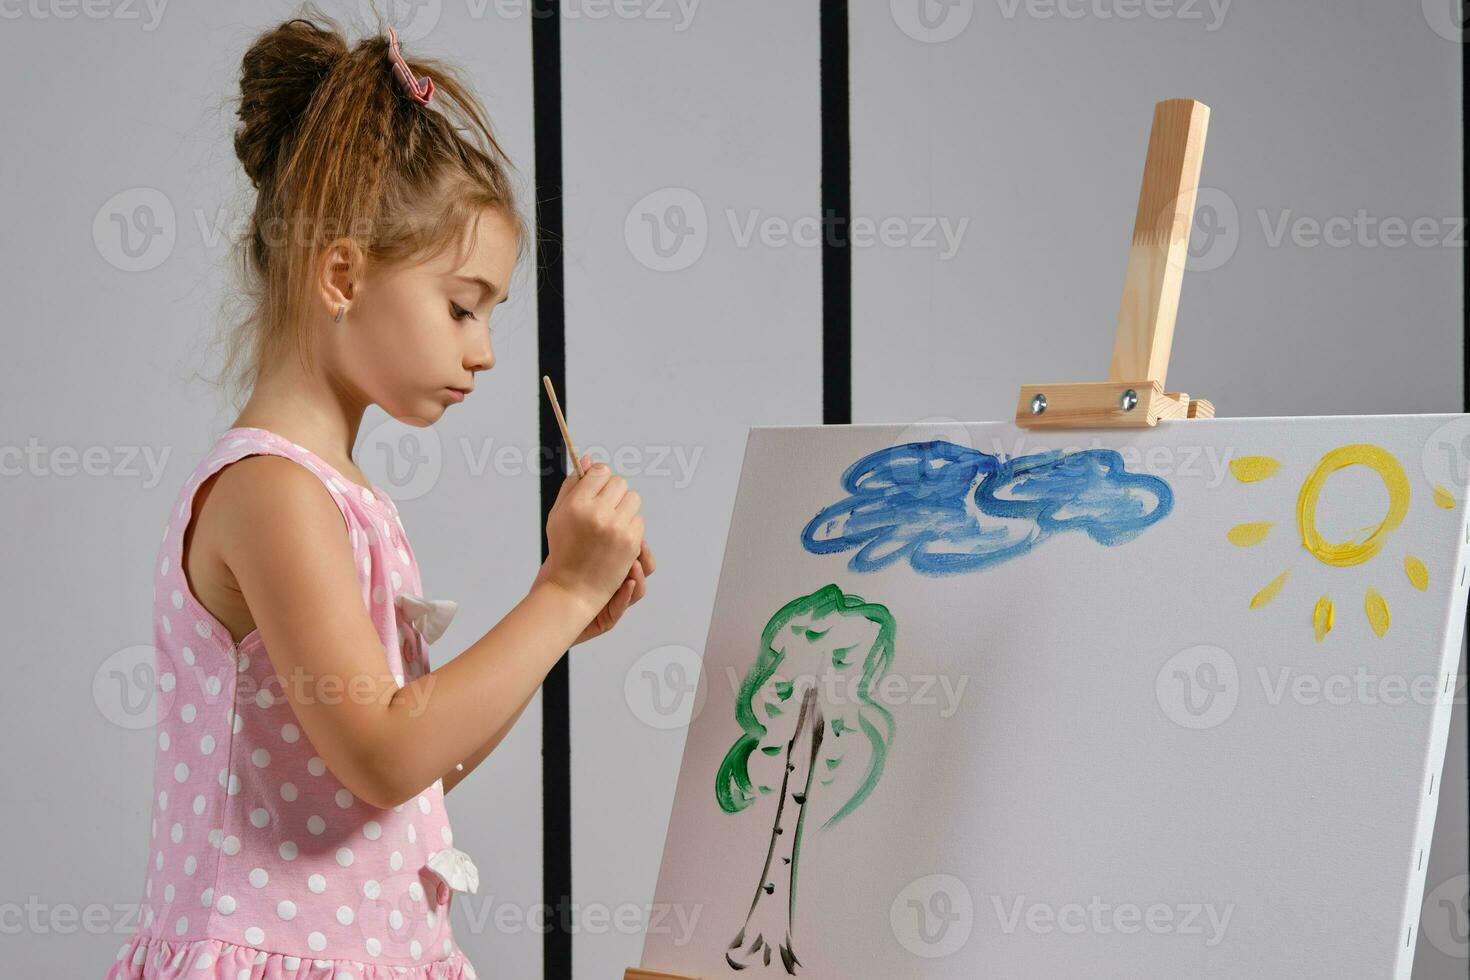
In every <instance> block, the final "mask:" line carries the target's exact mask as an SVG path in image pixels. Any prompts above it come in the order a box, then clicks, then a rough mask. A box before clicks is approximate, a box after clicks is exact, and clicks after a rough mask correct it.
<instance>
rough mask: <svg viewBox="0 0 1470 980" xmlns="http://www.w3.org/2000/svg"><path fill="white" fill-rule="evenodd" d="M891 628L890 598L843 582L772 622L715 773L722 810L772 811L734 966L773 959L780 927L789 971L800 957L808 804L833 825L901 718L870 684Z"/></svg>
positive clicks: (884, 665) (867, 790)
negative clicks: (799, 898) (875, 598)
mask: <svg viewBox="0 0 1470 980" xmlns="http://www.w3.org/2000/svg"><path fill="white" fill-rule="evenodd" d="M896 629H897V627H896V625H895V623H894V621H893V616H892V614H890V613H889V611H888V610H887V609H886V608H884V607H883V606H881V605H879V604H878V603H876V602H867V601H865V600H864V599H863V598H862V597H861V596H856V595H851V594H848V593H844V592H843V591H842V589H840V588H838V587H837V586H836V585H825V586H823V587H822V588H820V589H818V590H817V591H815V592H813V593H811V594H810V595H804V596H801V597H800V598H797V599H793V600H792V601H790V602H788V603H786V605H784V606H782V607H781V608H780V609H779V610H778V611H777V612H776V614H775V615H774V616H772V617H771V619H770V621H769V622H767V623H766V627H765V630H764V631H763V632H762V634H761V645H760V651H759V652H758V653H757V655H756V660H755V663H754V664H752V665H751V667H750V669H749V671H747V673H746V675H745V679H744V681H743V682H742V683H741V685H740V689H739V692H738V693H737V695H736V698H735V720H736V721H737V722H738V723H739V725H740V730H741V734H740V737H739V738H737V739H736V740H735V744H734V745H732V746H731V747H730V750H729V751H728V752H727V753H725V758H724V760H723V761H722V762H721V763H720V768H719V773H718V774H717V775H716V777H715V799H716V800H717V801H718V802H719V805H720V808H721V809H722V810H724V811H725V812H726V813H732V814H733V813H740V812H741V811H743V810H746V809H748V808H750V807H752V806H756V805H757V804H760V805H761V806H764V807H768V808H769V809H770V810H771V811H772V812H771V836H770V843H769V845H768V847H767V849H766V858H765V864H764V866H763V867H762V868H761V870H760V877H759V879H758V880H757V882H756V889H755V897H754V898H753V899H752V900H751V903H750V910H749V911H748V912H747V913H746V916H745V922H744V924H743V925H742V926H741V927H740V930H739V932H738V933H736V935H735V938H734V939H733V940H732V941H731V943H730V945H729V946H728V947H727V949H726V951H725V961H726V962H727V963H728V964H729V965H730V966H731V967H732V968H734V969H737V970H743V969H745V968H746V967H748V966H756V965H765V966H769V965H770V964H771V956H772V937H776V936H779V937H780V938H779V940H777V941H776V952H777V953H778V954H779V956H780V959H781V964H782V966H784V967H785V970H786V972H787V973H788V974H791V975H795V974H796V972H797V967H798V966H799V965H800V964H801V961H800V959H798V958H797V955H796V952H795V942H794V939H793V937H794V935H795V931H796V883H797V872H798V868H799V866H800V855H801V843H802V832H803V829H804V827H805V825H806V820H807V816H808V810H811V811H812V816H813V818H814V819H820V816H819V814H823V813H828V812H830V816H828V817H827V819H826V820H825V821H824V822H823V823H822V824H821V825H820V827H819V828H818V829H819V830H826V829H828V828H830V827H833V826H835V825H836V824H838V823H840V822H841V821H842V820H843V819H844V818H846V817H847V816H848V815H849V814H850V813H852V812H853V811H854V810H855V809H857V808H858V807H859V806H860V805H861V804H862V802H863V801H864V800H866V799H867V798H868V796H869V794H871V793H872V792H873V789H874V787H876V786H877V785H878V780H879V779H880V778H881V777H882V775H883V764H884V761H885V760H886V759H887V756H888V751H889V748H890V746H891V745H892V744H893V736H894V723H893V715H892V714H891V713H890V712H889V711H888V709H886V708H884V707H883V705H882V704H880V703H878V701H877V700H876V699H875V698H874V691H875V688H876V685H877V684H878V682H879V681H881V680H882V678H883V677H884V676H885V675H886V673H887V671H888V668H889V665H890V664H891V663H892V661H893V643H894V634H895V632H896ZM788 801H789V805H788ZM788 831H789V833H788ZM777 858H780V864H776V863H775V862H776V859H777ZM783 899H784V901H783Z"/></svg>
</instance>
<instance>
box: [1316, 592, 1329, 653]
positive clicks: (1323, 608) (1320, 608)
mask: <svg viewBox="0 0 1470 980" xmlns="http://www.w3.org/2000/svg"><path fill="white" fill-rule="evenodd" d="M1331 629H1332V599H1331V598H1330V597H1328V596H1325V595H1324V596H1323V597H1322V598H1320V599H1318V600H1317V605H1316V606H1315V607H1314V608H1313V609H1312V631H1313V632H1314V633H1316V634H1317V642H1318V643H1321V642H1322V638H1323V637H1324V636H1326V635H1327V634H1328V632H1329V631H1330V630H1331Z"/></svg>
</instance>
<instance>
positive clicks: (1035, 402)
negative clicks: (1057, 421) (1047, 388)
mask: <svg viewBox="0 0 1470 980" xmlns="http://www.w3.org/2000/svg"><path fill="white" fill-rule="evenodd" d="M1044 411H1046V396H1045V395H1043V394H1041V393H1040V392H1038V393H1036V394H1034V395H1032V396H1031V414H1032V415H1040V414H1041V413H1042V412H1044Z"/></svg>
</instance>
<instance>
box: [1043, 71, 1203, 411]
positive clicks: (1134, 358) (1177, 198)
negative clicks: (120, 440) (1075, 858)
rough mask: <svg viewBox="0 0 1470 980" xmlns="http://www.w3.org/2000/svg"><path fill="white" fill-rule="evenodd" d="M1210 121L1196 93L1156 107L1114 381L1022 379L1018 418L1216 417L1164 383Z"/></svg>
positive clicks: (1116, 349)
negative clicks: (1026, 381) (1034, 381)
mask: <svg viewBox="0 0 1470 980" xmlns="http://www.w3.org/2000/svg"><path fill="white" fill-rule="evenodd" d="M1209 121H1210V108H1209V106H1207V105H1205V104H1204V103H1203V102H1196V101H1195V100H1193V99H1166V100H1164V101H1163V102H1160V103H1158V104H1157V105H1155V106H1154V122H1153V130H1152V131H1151V132H1150V133H1149V137H1148V156H1147V158H1146V159H1145V160H1144V164H1143V187H1142V188H1141V189H1140V190H1139V192H1138V214H1137V216H1136V217H1135V218H1134V221H1133V246H1132V248H1131V249H1130V250H1129V252H1128V271H1127V273H1126V274H1125V276H1124V279H1123V305H1122V308H1121V309H1120V310H1119V311H1118V333H1117V336H1116V338H1115V339H1114V341H1113V362H1112V365H1111V366H1110V367H1109V369H1108V380H1106V381H1097V382H1086V383H1083V384H1051V385H1023V386H1022V387H1021V397H1020V399H1019V400H1018V401H1017V404H1016V424H1017V425H1021V426H1026V427H1028V428H1033V429H1038V428H1074V427H1100V426H1115V427H1128V428H1132V427H1141V426H1149V425H1154V424H1155V423H1157V422H1158V421H1159V420H1160V419H1184V418H1191V419H1194V418H1204V419H1207V418H1214V416H1215V406H1214V405H1212V404H1210V403H1209V402H1207V401H1205V400H1204V399H1203V398H1190V397H1189V395H1187V394H1185V393H1183V392H1167V393H1166V392H1165V391H1164V374H1165V372H1166V371H1167V370H1168V368H1169V348H1170V346H1171V345H1172V343H1173V340H1174V320H1175V317H1176V316H1177V314H1178V312H1179V287H1180V285H1181V284H1182V280H1183V278H1184V263H1185V261H1186V260H1187V259H1188V258H1189V233H1190V231H1191V229H1192V228H1193V226H1194V202H1195V196H1196V193H1197V191H1198V189H1199V171H1200V164H1201V163H1202V162H1203V160H1204V151H1205V130H1206V129H1207V128H1208V126H1209Z"/></svg>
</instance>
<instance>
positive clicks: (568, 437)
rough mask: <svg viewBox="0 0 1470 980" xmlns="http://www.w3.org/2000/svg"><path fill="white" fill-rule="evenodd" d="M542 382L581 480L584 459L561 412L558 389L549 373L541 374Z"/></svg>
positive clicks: (578, 477)
mask: <svg viewBox="0 0 1470 980" xmlns="http://www.w3.org/2000/svg"><path fill="white" fill-rule="evenodd" d="M541 383H542V384H544V385H545V386H546V394H547V397H549V398H550V399H551V410H552V411H553V412H555V413H556V424H557V425H559V426H561V438H562V441H563V442H565V443H566V444H567V452H569V453H571V454H572V466H574V467H576V470H577V479H579V480H580V479H581V478H582V476H583V473H582V460H581V459H580V458H579V457H578V456H577V447H576V446H574V445H572V434H571V432H570V431H568V430H567V420H566V418H565V417H564V416H563V415H562V414H561V403H560V402H558V401H557V400H556V389H555V388H553V387H552V386H551V378H550V377H549V376H548V375H545V374H543V375H541Z"/></svg>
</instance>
